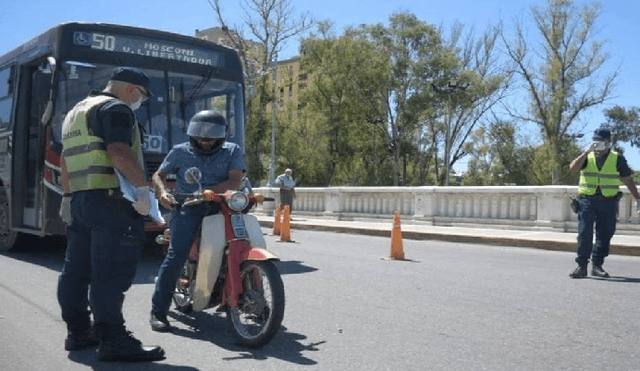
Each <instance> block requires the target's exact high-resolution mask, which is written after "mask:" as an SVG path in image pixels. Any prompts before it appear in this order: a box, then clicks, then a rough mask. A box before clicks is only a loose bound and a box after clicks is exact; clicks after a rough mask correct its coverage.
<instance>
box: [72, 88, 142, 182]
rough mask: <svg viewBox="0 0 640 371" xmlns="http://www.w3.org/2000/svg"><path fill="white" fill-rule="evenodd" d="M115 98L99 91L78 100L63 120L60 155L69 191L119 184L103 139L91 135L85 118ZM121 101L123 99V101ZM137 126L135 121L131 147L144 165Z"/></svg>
mask: <svg viewBox="0 0 640 371" xmlns="http://www.w3.org/2000/svg"><path fill="white" fill-rule="evenodd" d="M111 100H117V98H114V97H110V96H106V95H98V96H94V97H88V98H86V99H84V100H83V101H81V102H80V103H78V104H77V105H76V106H75V107H73V109H72V110H71V111H69V113H68V114H67V116H66V117H65V119H64V123H63V124H62V148H63V149H62V155H63V156H64V159H65V165H66V166H67V174H68V177H69V189H70V192H71V193H74V192H79V191H87V190H93V189H111V188H118V187H119V186H120V184H119V182H118V177H117V176H116V174H115V167H114V165H113V162H112V161H111V158H110V157H109V154H108V153H107V145H106V143H105V142H104V140H103V139H102V138H100V137H98V136H95V135H93V133H92V132H91V130H90V129H89V124H88V118H89V117H90V116H91V114H92V112H93V111H94V110H95V109H96V108H98V107H99V106H101V105H102V104H104V103H107V102H109V101H111ZM123 104H124V103H123ZM140 138H141V137H140V130H139V128H138V124H137V122H136V124H135V129H134V130H133V138H132V149H133V151H134V153H135V154H136V156H137V159H138V162H139V163H140V165H141V167H142V168H143V169H144V160H143V157H142V144H141V141H140Z"/></svg>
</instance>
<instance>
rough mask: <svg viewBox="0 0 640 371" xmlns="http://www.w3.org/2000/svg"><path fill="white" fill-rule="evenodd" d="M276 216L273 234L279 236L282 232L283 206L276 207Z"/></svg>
mask: <svg viewBox="0 0 640 371" xmlns="http://www.w3.org/2000/svg"><path fill="white" fill-rule="evenodd" d="M275 214H276V218H275V220H274V222H273V235H274V236H277V235H279V234H280V218H281V217H282V206H278V207H277V208H276V212H275Z"/></svg>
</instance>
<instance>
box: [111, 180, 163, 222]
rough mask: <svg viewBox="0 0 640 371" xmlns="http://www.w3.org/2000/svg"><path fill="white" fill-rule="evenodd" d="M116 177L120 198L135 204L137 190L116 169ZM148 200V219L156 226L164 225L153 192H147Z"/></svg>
mask: <svg viewBox="0 0 640 371" xmlns="http://www.w3.org/2000/svg"><path fill="white" fill-rule="evenodd" d="M116 174H117V175H118V182H120V191H121V192H122V196H123V197H124V198H126V199H127V200H129V201H131V202H136V198H137V197H138V188H137V187H136V186H135V185H134V184H133V183H131V182H130V181H129V179H127V178H126V177H125V176H124V175H123V174H122V173H121V172H120V171H119V170H117V169H116ZM149 199H150V200H151V209H150V210H149V217H150V218H151V220H153V221H154V222H156V223H157V224H160V225H162V224H165V223H166V222H165V220H164V218H163V217H162V213H160V205H159V204H158V200H157V199H156V194H155V192H152V191H149Z"/></svg>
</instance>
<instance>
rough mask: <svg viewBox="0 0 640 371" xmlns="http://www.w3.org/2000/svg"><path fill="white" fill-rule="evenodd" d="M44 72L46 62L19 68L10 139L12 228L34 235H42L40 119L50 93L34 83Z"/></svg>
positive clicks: (42, 160)
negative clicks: (14, 112)
mask: <svg viewBox="0 0 640 371" xmlns="http://www.w3.org/2000/svg"><path fill="white" fill-rule="evenodd" d="M43 71H47V62H46V60H45V61H44V62H42V61H40V62H34V63H30V64H25V65H23V66H21V68H20V78H19V83H20V89H18V91H20V92H21V93H20V94H19V97H18V106H17V110H16V120H15V127H14V135H13V142H14V147H13V149H14V152H13V177H12V180H13V182H12V183H13V200H14V204H13V225H14V227H17V228H18V229H25V230H29V231H31V232H32V233H33V232H35V233H36V234H44V230H43V225H44V220H43V219H44V214H43V210H44V209H43V191H44V189H43V183H42V168H43V162H44V153H43V151H44V148H43V143H44V138H43V136H44V129H43V125H42V123H41V119H42V115H43V114H44V112H45V108H46V99H47V98H48V93H49V91H48V89H47V91H46V92H44V91H42V89H41V88H36V85H37V84H36V82H38V81H42V78H38V77H41V76H42V75H43ZM39 89H40V91H39ZM45 96H46V97H45Z"/></svg>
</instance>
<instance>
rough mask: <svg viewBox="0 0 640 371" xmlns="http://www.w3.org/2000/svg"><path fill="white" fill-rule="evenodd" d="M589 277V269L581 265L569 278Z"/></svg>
mask: <svg viewBox="0 0 640 371" xmlns="http://www.w3.org/2000/svg"><path fill="white" fill-rule="evenodd" d="M586 276H587V267H586V266H584V265H579V266H578V268H576V269H575V270H574V271H573V272H571V273H569V277H571V278H584V277H586Z"/></svg>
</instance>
